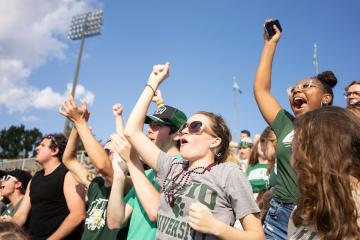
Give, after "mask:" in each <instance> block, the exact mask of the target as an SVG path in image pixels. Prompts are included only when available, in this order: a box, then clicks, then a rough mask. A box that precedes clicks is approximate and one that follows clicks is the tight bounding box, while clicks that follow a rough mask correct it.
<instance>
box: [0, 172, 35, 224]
mask: <svg viewBox="0 0 360 240" xmlns="http://www.w3.org/2000/svg"><path fill="white" fill-rule="evenodd" d="M30 179H31V175H30V173H28V172H26V171H23V170H20V169H15V170H12V171H10V172H7V173H6V174H5V175H4V176H3V177H2V179H1V186H0V193H1V196H3V197H6V198H7V199H8V200H9V201H10V203H9V204H7V205H6V208H5V209H4V210H3V211H2V212H1V218H2V219H4V218H6V217H8V216H10V217H12V216H14V214H15V212H16V211H17V209H18V208H19V206H20V203H21V201H22V199H23V197H24V194H25V190H26V187H27V185H28V183H29V181H30Z"/></svg>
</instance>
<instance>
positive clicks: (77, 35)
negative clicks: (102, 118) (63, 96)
mask: <svg viewBox="0 0 360 240" xmlns="http://www.w3.org/2000/svg"><path fill="white" fill-rule="evenodd" d="M102 25H103V11H102V10H97V11H93V12H88V13H85V14H81V15H77V16H74V17H73V18H72V21H71V25H70V31H69V34H68V38H70V39H71V40H81V42H80V50H79V53H78V58H77V62H76V68H75V75H74V79H73V83H72V88H71V96H73V97H74V98H75V91H76V85H77V80H78V76H79V70H80V63H81V57H82V53H83V49H84V43H85V38H87V37H92V36H96V35H100V34H101V27H102ZM64 135H65V136H67V137H69V135H70V121H69V119H67V118H66V121H65V126H64Z"/></svg>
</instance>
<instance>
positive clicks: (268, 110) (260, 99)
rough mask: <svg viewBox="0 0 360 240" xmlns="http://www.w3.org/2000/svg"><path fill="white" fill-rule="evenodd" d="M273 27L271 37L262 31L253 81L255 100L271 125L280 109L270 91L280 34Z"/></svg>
mask: <svg viewBox="0 0 360 240" xmlns="http://www.w3.org/2000/svg"><path fill="white" fill-rule="evenodd" d="M268 21H270V20H267V21H266V22H268ZM274 29H275V31H276V34H275V35H274V36H273V37H272V38H271V39H269V38H268V36H267V35H266V33H265V31H264V48H263V50H262V53H261V57H260V61H259V66H258V69H257V72H256V78H255V82H254V95H255V99H256V102H257V104H258V106H259V109H260V112H261V114H262V115H263V117H264V119H265V121H266V122H267V123H268V124H269V125H272V123H273V121H274V120H275V117H276V115H277V113H278V112H279V111H280V109H281V105H280V104H279V103H278V102H277V100H276V99H275V98H274V96H272V95H271V93H270V88H271V70H272V62H273V58H274V55H275V50H276V46H277V43H278V41H279V39H280V35H281V33H280V30H279V29H278V28H277V27H276V26H274Z"/></svg>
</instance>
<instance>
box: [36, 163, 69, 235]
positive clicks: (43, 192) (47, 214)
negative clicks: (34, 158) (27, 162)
mask: <svg viewBox="0 0 360 240" xmlns="http://www.w3.org/2000/svg"><path fill="white" fill-rule="evenodd" d="M67 171H68V170H67V168H66V167H65V166H64V164H62V163H61V164H60V165H59V166H58V167H57V168H56V169H55V170H54V171H53V172H52V173H50V174H49V175H46V176H44V170H41V171H38V172H37V173H36V174H35V175H34V177H33V178H32V181H31V185H30V202H31V219H30V235H31V239H46V238H48V237H49V236H50V235H51V234H52V233H53V232H55V230H56V229H57V228H58V227H59V226H60V224H61V223H62V221H63V220H64V219H65V218H66V216H67V215H68V214H69V209H68V207H67V205H66V200H65V196H64V179H65V175H66V173H67Z"/></svg>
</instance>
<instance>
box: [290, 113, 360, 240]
mask: <svg viewBox="0 0 360 240" xmlns="http://www.w3.org/2000/svg"><path fill="white" fill-rule="evenodd" d="M294 128H295V134H294V139H293V144H292V146H293V149H292V152H293V160H292V161H293V162H292V163H293V166H294V169H295V171H296V173H297V176H298V181H299V190H300V193H301V195H300V197H299V199H298V202H297V208H296V210H295V211H294V214H293V220H294V224H295V226H314V227H315V229H316V231H317V234H318V236H319V237H320V238H321V239H329V240H332V239H334V240H335V239H345V238H348V239H355V237H358V236H359V234H360V227H359V226H358V225H357V219H358V217H359V213H358V210H357V209H356V203H355V200H354V198H353V196H352V194H351V192H352V188H351V178H355V179H357V180H360V123H359V121H357V120H356V117H354V115H353V114H352V113H351V112H349V111H348V110H346V109H343V108H339V107H323V108H319V109H316V110H313V111H311V112H308V113H306V114H304V115H303V116H301V117H299V118H298V119H296V120H295V122H294ZM350 176H351V177H350Z"/></svg>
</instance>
